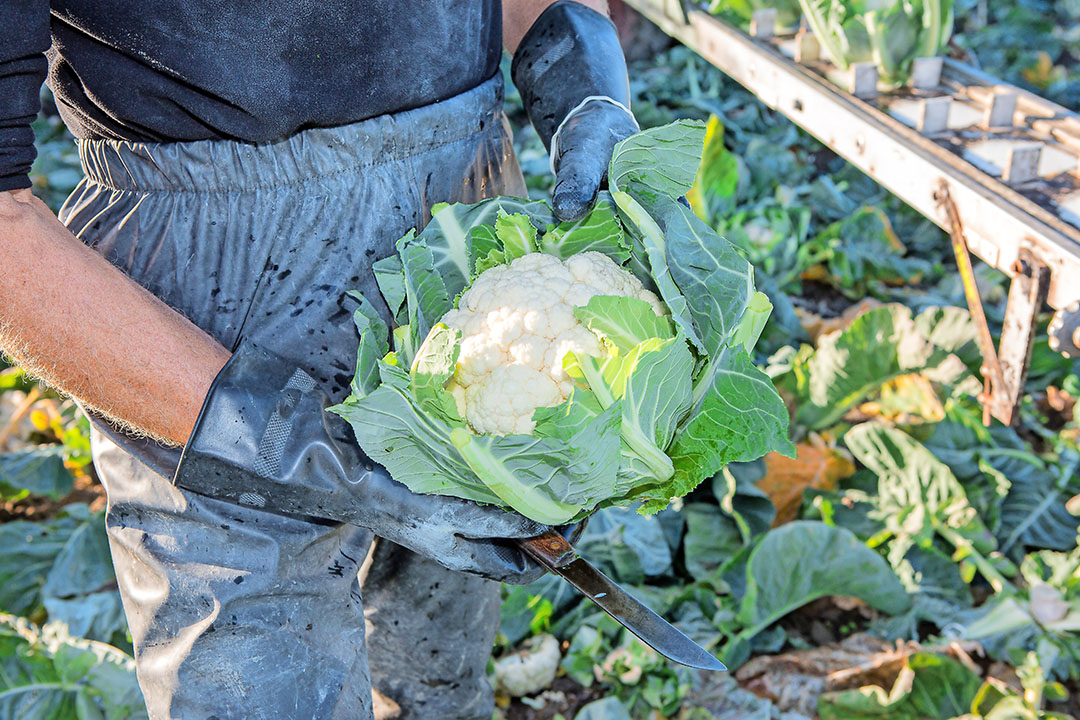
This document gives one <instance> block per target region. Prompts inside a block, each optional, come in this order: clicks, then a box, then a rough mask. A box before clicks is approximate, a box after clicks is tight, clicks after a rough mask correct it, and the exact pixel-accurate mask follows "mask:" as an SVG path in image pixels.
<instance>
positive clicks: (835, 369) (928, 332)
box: [794, 304, 973, 429]
mask: <svg viewBox="0 0 1080 720" xmlns="http://www.w3.org/2000/svg"><path fill="white" fill-rule="evenodd" d="M963 312H964V311H960V310H957V313H963ZM957 313H952V312H950V313H942V312H941V311H940V309H938V308H931V309H929V310H926V311H924V312H923V313H922V314H921V315H920V316H919V317H918V318H914V317H912V314H911V311H910V310H909V309H908V308H906V307H904V306H903V305H895V304H894V305H885V306H882V307H878V308H874V309H873V310H870V311H868V312H866V313H864V314H862V315H860V316H859V317H858V318H856V319H855V321H854V322H852V323H851V325H850V326H849V327H848V328H847V329H845V330H843V331H841V332H836V333H830V334H828V335H825V336H824V337H822V338H821V339H820V340H819V341H818V348H817V350H816V351H814V352H812V353H810V354H809V356H808V357H801V358H799V359H798V360H797V361H796V367H795V373H794V374H795V377H796V378H798V379H799V384H798V386H797V388H796V392H797V393H798V395H799V396H800V397H802V398H804V400H803V402H801V403H800V404H799V407H798V410H797V412H796V415H795V418H796V420H797V421H798V422H799V423H800V424H802V425H804V426H806V427H808V428H811V429H820V428H826V427H829V426H830V425H833V424H834V423H836V422H837V421H839V420H840V418H842V417H843V416H844V414H845V413H846V412H847V411H848V410H850V409H851V408H852V407H853V406H854V405H856V404H857V403H860V402H863V401H864V400H865V399H867V398H868V397H869V396H870V395H871V394H872V393H873V392H875V391H876V390H877V389H878V388H880V387H881V385H883V384H884V383H886V382H888V381H889V380H892V379H894V378H897V377H899V376H900V375H906V374H908V373H915V372H921V371H925V370H928V369H933V368H937V367H938V366H940V365H941V364H942V363H943V362H945V360H946V359H947V358H949V356H950V355H951V354H953V352H952V351H953V349H954V348H955V349H957V350H958V351H962V348H964V347H966V345H967V342H968V341H969V340H970V339H971V337H973V336H972V335H971V334H970V333H971V332H973V327H972V326H971V324H970V317H968V322H967V324H960V323H959V321H960V320H962V319H963V317H964V315H966V313H964V315H958V314H957ZM935 321H939V322H942V323H944V326H945V327H948V328H951V330H952V331H953V333H954V334H953V336H952V338H950V339H949V344H948V345H945V346H939V345H937V344H935V342H933V341H932V340H931V337H933V338H936V339H938V340H939V341H942V342H944V340H945V339H946V338H947V333H944V332H938V331H937V330H935ZM960 340H962V342H960Z"/></svg>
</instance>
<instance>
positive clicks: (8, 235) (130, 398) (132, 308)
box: [0, 190, 229, 444]
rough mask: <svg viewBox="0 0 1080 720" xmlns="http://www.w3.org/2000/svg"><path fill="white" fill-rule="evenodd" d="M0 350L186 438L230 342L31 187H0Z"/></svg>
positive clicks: (145, 427) (147, 426)
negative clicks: (158, 293)
mask: <svg viewBox="0 0 1080 720" xmlns="http://www.w3.org/2000/svg"><path fill="white" fill-rule="evenodd" d="M0 246H2V247H3V248H4V254H5V263H4V265H5V267H4V270H3V273H2V275H0V350H3V351H4V352H5V353H7V354H9V355H11V356H12V357H13V358H14V359H15V360H16V361H17V362H18V363H19V364H21V365H23V366H24V367H26V368H27V369H28V370H30V371H31V372H33V373H34V374H36V375H38V376H39V377H41V378H42V379H43V380H44V381H45V382H47V383H48V384H50V385H52V386H53V387H55V388H57V389H58V390H60V391H61V392H64V393H67V394H69V395H71V396H72V397H74V398H76V399H78V400H80V401H81V402H83V403H84V404H86V405H87V406H89V407H91V408H93V409H95V410H97V411H98V412H101V413H102V414H104V415H106V416H108V417H110V418H113V419H115V420H118V421H120V422H121V423H123V424H125V425H127V426H129V427H131V428H133V429H135V430H136V431H139V432H142V433H145V434H147V435H150V436H152V437H155V438H158V439H162V440H166V441H169V442H173V443H177V444H183V443H184V442H186V441H187V438H188V436H189V435H190V434H191V429H192V428H193V427H194V424H195V418H196V417H197V416H198V413H199V409H200V407H201V406H202V401H203V399H204V398H205V396H206V393H207V392H208V391H209V389H210V384H211V382H212V381H213V379H214V377H215V376H216V375H217V372H218V371H219V370H220V369H221V368H222V366H224V364H225V362H226V360H228V357H229V353H228V351H227V350H226V349H225V348H223V347H221V345H219V344H218V343H217V342H215V341H214V340H213V339H212V338H211V337H210V336H208V335H207V334H206V333H204V332H203V331H202V330H200V329H199V328H198V327H196V326H195V325H193V324H192V323H191V322H190V321H188V320H187V319H186V318H184V317H183V316H182V315H180V314H179V313H177V312H175V311H174V310H172V309H171V308H169V307H168V306H167V305H165V304H164V303H163V302H161V301H160V300H158V299H157V298H155V297H154V296H153V295H151V294H150V293H149V292H147V291H146V290H145V289H144V288H142V287H140V286H139V285H138V284H136V283H135V282H133V281H132V280H130V279H129V278H127V277H126V276H125V275H124V274H123V273H121V272H120V271H119V270H117V269H116V268H114V267H113V266H112V265H110V264H109V263H108V262H107V261H106V260H105V259H104V258H102V257H101V256H100V255H98V254H97V253H96V252H94V251H93V250H91V249H89V248H87V247H86V246H85V245H83V244H82V242H80V241H79V240H78V239H77V238H76V237H75V236H73V235H72V234H71V233H70V232H69V231H68V230H67V228H65V227H64V226H63V225H62V224H61V223H60V221H59V220H57V219H56V217H55V216H54V215H53V214H52V213H51V212H50V211H49V209H48V208H47V207H46V206H45V205H44V203H42V202H41V201H40V200H38V199H37V198H35V197H34V196H33V195H31V194H30V191H29V190H23V191H18V192H14V193H11V192H6V193H5V192H0Z"/></svg>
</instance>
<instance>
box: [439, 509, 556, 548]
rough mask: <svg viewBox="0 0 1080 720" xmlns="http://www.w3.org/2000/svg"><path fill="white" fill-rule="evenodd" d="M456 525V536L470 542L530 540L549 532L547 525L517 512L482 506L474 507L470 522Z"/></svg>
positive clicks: (469, 515)
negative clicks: (492, 539)
mask: <svg viewBox="0 0 1080 720" xmlns="http://www.w3.org/2000/svg"><path fill="white" fill-rule="evenodd" d="M461 520H465V518H464V517H463V518H461ZM455 525H457V527H458V530H457V531H456V534H457V535H459V536H460V537H463V538H468V539H470V540H487V539H489V538H507V539H516V538H530V537H536V536H537V535H541V534H543V533H545V532H547V531H548V530H549V527H548V526H547V525H544V524H542V523H538V522H536V521H535V520H530V519H529V518H527V517H525V516H524V515H519V514H518V513H516V512H513V511H508V510H503V509H501V508H497V507H490V506H481V505H473V511H472V512H471V513H469V514H468V520H467V521H466V522H458V523H455Z"/></svg>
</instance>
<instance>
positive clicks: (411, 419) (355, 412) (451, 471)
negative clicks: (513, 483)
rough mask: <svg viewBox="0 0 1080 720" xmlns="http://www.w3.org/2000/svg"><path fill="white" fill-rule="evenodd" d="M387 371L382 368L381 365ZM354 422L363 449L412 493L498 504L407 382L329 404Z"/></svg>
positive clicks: (386, 384) (449, 430)
mask: <svg viewBox="0 0 1080 720" xmlns="http://www.w3.org/2000/svg"><path fill="white" fill-rule="evenodd" d="M384 370H385V366H384ZM328 409H329V410H330V411H331V412H333V413H336V414H338V415H340V416H341V417H343V418H345V419H346V420H347V421H348V422H349V424H350V425H352V428H353V432H354V433H355V434H356V440H357V442H358V443H359V444H360V447H361V448H363V450H364V452H365V453H367V455H368V456H369V457H370V458H371V459H372V460H374V461H375V462H377V463H379V464H381V465H382V466H384V467H385V468H386V469H387V470H389V471H390V474H391V475H392V476H393V477H394V479H396V480H397V481H398V482H400V483H403V484H404V485H405V486H407V487H408V488H409V489H410V490H412V491H413V492H415V493H435V494H438V495H452V496H454V497H459V498H465V499H466V500H475V501H477V502H484V503H490V504H493V505H501V504H502V503H501V501H500V500H499V497H498V496H497V495H495V494H494V493H493V492H491V490H489V489H488V487H487V486H486V485H484V483H482V482H480V479H479V478H477V477H476V475H475V474H474V473H473V472H472V470H471V469H470V468H469V466H468V464H467V463H465V461H464V460H462V458H461V455H460V454H459V453H458V452H457V450H456V448H455V447H454V444H453V443H452V442H451V441H450V432H451V428H450V427H449V426H448V425H447V424H446V423H445V422H443V421H442V420H440V419H438V418H434V417H431V416H429V415H427V414H425V413H423V412H421V411H420V409H419V408H418V407H417V405H416V402H415V400H413V398H412V397H411V396H410V395H409V393H408V384H407V381H406V383H401V384H399V383H392V382H387V380H386V378H384V381H383V384H382V385H381V386H379V389H378V390H376V391H375V392H373V393H371V394H370V395H368V396H367V397H366V398H363V399H362V400H352V399H350V400H346V401H345V402H344V403H341V404H340V405H335V406H333V407H331V408H328Z"/></svg>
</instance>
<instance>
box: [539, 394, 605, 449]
mask: <svg viewBox="0 0 1080 720" xmlns="http://www.w3.org/2000/svg"><path fill="white" fill-rule="evenodd" d="M602 412H604V407H603V406H602V405H601V404H600V401H599V400H597V399H596V394H595V393H593V392H591V391H589V390H586V389H584V388H580V387H576V388H574V390H573V391H572V392H571V393H570V397H569V398H567V399H566V402H564V403H562V404H561V405H556V406H555V407H538V408H536V410H533V422H535V423H536V427H535V429H534V430H533V435H535V436H536V437H547V438H554V439H556V440H570V439H571V438H573V437H574V436H575V435H576V434H578V433H579V432H582V431H584V430H585V428H586V427H587V426H588V424H589V423H590V422H592V421H593V418H595V417H596V416H597V415H600V414H601V413H602Z"/></svg>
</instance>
